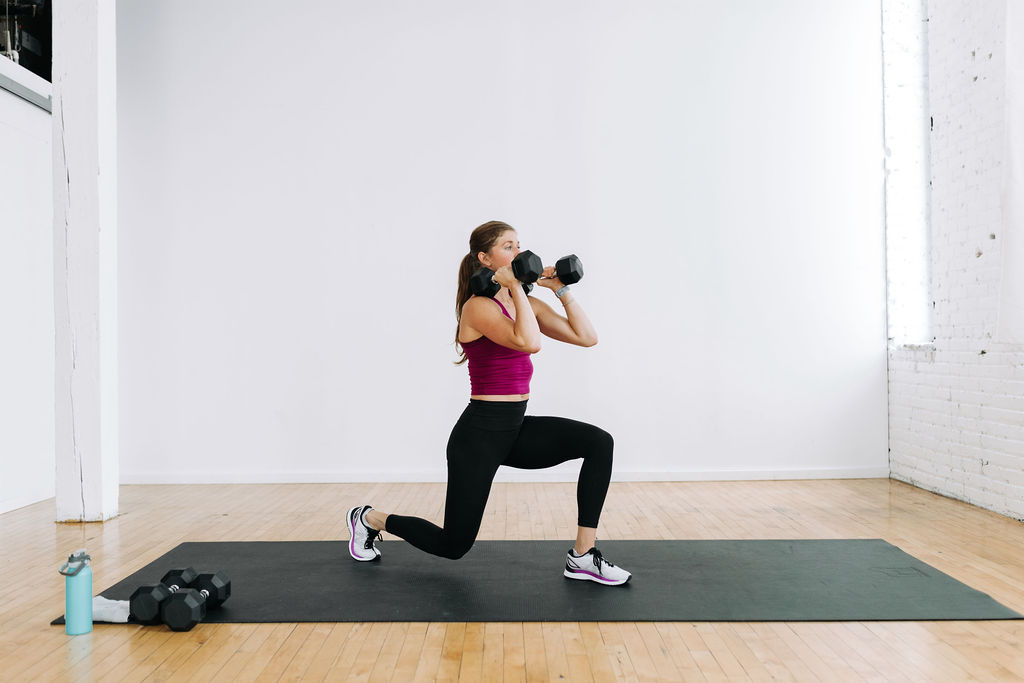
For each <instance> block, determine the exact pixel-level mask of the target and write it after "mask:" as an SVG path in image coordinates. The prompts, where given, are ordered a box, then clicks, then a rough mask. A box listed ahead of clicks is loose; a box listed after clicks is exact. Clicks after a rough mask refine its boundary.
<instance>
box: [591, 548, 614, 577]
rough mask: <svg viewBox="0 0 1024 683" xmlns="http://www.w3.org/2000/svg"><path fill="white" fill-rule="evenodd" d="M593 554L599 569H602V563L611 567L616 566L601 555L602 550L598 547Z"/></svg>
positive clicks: (595, 564)
mask: <svg viewBox="0 0 1024 683" xmlns="http://www.w3.org/2000/svg"><path fill="white" fill-rule="evenodd" d="M593 555H594V566H595V567H597V571H601V563H604V564H606V565H608V566H609V567H614V566H615V565H614V564H612V563H611V562H609V561H608V560H606V559H604V557H603V556H602V555H601V551H600V550H598V549H597V548H594V553H593Z"/></svg>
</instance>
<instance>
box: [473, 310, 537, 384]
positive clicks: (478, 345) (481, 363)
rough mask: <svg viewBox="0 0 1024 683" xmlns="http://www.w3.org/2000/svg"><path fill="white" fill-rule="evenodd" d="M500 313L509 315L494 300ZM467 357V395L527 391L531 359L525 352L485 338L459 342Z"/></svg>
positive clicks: (530, 375) (531, 366)
mask: <svg viewBox="0 0 1024 683" xmlns="http://www.w3.org/2000/svg"><path fill="white" fill-rule="evenodd" d="M492 301H494V303H496V304H498V305H499V306H501V312H502V313H504V314H505V315H506V316H508V317H509V318H511V317H512V316H510V315H509V314H508V311H506V310H505V307H504V306H502V304H501V302H500V301H498V300H497V299H492ZM462 348H463V350H464V351H465V352H466V357H467V358H468V359H469V383H470V386H471V389H470V394H471V395H473V396H504V395H507V394H528V393H530V378H531V377H533V361H532V360H530V354H528V353H527V352H525V351H516V350H515V349H510V348H508V347H507V346H502V345H501V344H498V343H496V342H493V341H491V340H490V339H488V338H487V337H480V338H479V339H474V340H473V341H471V342H464V343H463V344H462Z"/></svg>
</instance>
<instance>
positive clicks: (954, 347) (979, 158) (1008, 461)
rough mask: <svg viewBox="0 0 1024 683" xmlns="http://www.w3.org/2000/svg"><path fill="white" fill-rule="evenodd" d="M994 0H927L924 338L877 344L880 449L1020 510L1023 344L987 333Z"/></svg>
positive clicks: (993, 258) (906, 476) (951, 485)
mask: <svg viewBox="0 0 1024 683" xmlns="http://www.w3.org/2000/svg"><path fill="white" fill-rule="evenodd" d="M1010 1H1015V0H1010ZM1006 2H1007V0H932V1H930V2H929V3H928V17H929V22H928V59H929V69H928V79H929V99H930V102H929V105H928V106H929V109H930V111H931V116H932V118H933V123H934V127H933V130H932V133H931V140H930V144H931V179H932V196H931V269H932V270H931V282H932V299H933V300H934V309H933V319H932V330H933V334H934V336H935V341H934V344H932V345H924V346H906V347H896V348H891V349H890V350H889V451H890V453H889V459H890V469H891V473H892V477H893V478H895V479H899V480H902V481H906V482H909V483H911V484H914V485H916V486H920V487H922V488H925V489H928V490H931V491H935V492H937V493H941V494H943V495H947V496H951V497H954V498H958V499H961V500H964V501H967V502H970V503H973V504H975V505H979V506H981V507H985V508H988V509H990V510H994V511H996V512H999V513H1002V514H1005V515H1009V516H1011V517H1014V518H1016V519H1022V520H1024V346H1020V345H1007V344H996V343H993V341H992V338H993V336H994V333H995V330H996V322H997V307H998V302H999V301H998V298H999V286H1000V278H1001V273H1002V270H1001V262H1002V254H1001V241H1000V238H1001V235H1000V233H1001V232H1002V225H1001V220H1002V213H1001V205H1000V190H1001V182H1002V164H1003V159H1004V123H1005V121H1004V118H1005V111H1004V91H1005V83H1006V68H1005V55H1004V51H1003V46H1004V42H1005V16H1006V4H1005V3H1006Z"/></svg>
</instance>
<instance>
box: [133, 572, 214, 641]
mask: <svg viewBox="0 0 1024 683" xmlns="http://www.w3.org/2000/svg"><path fill="white" fill-rule="evenodd" d="M230 596H231V579H229V578H228V575H227V574H225V573H224V572H219V571H218V572H207V573H204V574H199V573H197V572H196V570H195V569H193V568H192V567H186V568H184V569H172V570H171V571H169V572H167V573H166V574H164V578H162V579H160V583H153V584H149V585H147V586H139V587H138V588H137V589H136V590H135V592H134V593H132V597H131V599H129V601H128V610H129V614H130V615H131V616H132V617H134V618H135V621H137V622H138V623H140V624H147V625H151V624H159V623H164V624H167V626H169V627H170V629H171V630H172V631H188V630H190V629H191V628H192V627H193V626H195V625H196V624H198V623H199V622H200V621H202V620H203V619H205V618H206V610H207V609H212V608H214V607H220V605H221V604H222V603H223V602H224V601H225V600H227V599H228V598H229V597H230Z"/></svg>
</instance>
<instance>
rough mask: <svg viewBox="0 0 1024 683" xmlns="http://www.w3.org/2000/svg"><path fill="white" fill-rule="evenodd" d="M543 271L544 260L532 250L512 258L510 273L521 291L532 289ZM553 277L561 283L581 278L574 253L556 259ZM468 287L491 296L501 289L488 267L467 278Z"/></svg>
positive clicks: (581, 269)
mask: <svg viewBox="0 0 1024 683" xmlns="http://www.w3.org/2000/svg"><path fill="white" fill-rule="evenodd" d="M543 272H544V262H543V261H541V260H540V256H537V255H536V254H534V253H533V252H532V251H529V250H527V251H521V252H519V255H518V256H516V257H515V258H514V259H512V274H513V275H515V276H516V279H517V280H519V281H520V282H521V283H522V284H523V291H525V292H526V293H527V294H529V293H530V292H531V291H533V283H534V282H536V281H537V280H539V279H541V278H540V276H541V274H542V273H543ZM555 277H557V278H558V279H559V280H560V281H561V282H562V284H563V285H572V284H576V283H577V282H579V281H580V280H581V279H582V278H583V263H582V262H581V261H580V259H579V257H578V256H576V254H569V255H568V256H563V257H562V258H560V259H558V262H557V263H555ZM469 287H470V289H471V290H473V293H474V294H476V295H477V296H488V297H491V298H493V297H494V295H495V294H497V293H498V291H499V290H501V285H499V284H498V283H497V282H495V281H494V271H493V270H491V269H490V268H481V269H480V270H478V271H476V272H475V273H473V275H471V276H470V278H469Z"/></svg>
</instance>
